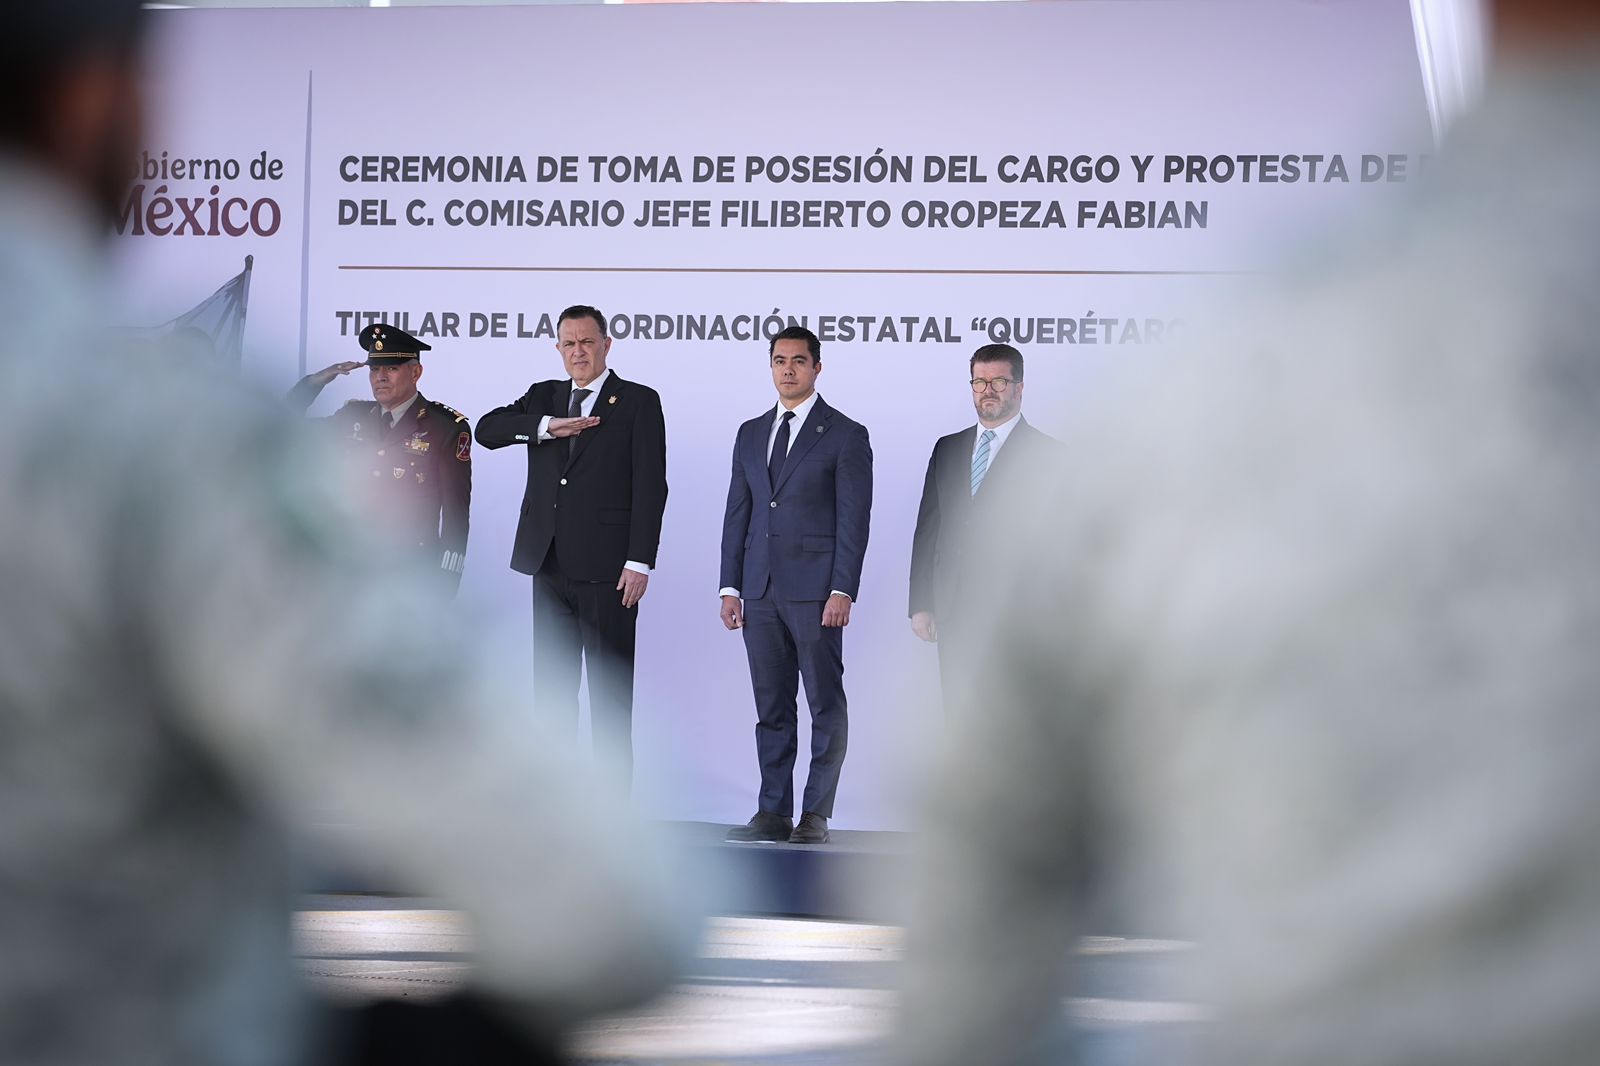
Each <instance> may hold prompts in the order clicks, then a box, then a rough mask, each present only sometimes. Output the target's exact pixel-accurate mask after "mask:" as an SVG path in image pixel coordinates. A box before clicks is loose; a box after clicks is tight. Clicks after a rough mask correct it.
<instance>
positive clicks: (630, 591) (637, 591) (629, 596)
mask: <svg viewBox="0 0 1600 1066" xmlns="http://www.w3.org/2000/svg"><path fill="white" fill-rule="evenodd" d="M579 421H581V419H580V420H579ZM648 584H650V575H649V574H641V573H639V571H637V570H629V569H627V568H626V567H624V568H623V570H622V576H621V577H620V578H618V579H617V591H618V592H620V593H622V606H624V607H632V606H633V605H635V604H636V603H638V602H639V601H640V600H642V599H644V589H645V586H646V585H648Z"/></svg>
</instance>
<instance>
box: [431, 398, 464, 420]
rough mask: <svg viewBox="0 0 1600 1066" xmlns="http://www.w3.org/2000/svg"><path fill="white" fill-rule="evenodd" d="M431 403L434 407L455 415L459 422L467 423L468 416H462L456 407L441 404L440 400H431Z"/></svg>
mask: <svg viewBox="0 0 1600 1066" xmlns="http://www.w3.org/2000/svg"><path fill="white" fill-rule="evenodd" d="M429 402H431V403H432V404H433V406H435V407H442V408H444V409H445V410H446V411H449V412H450V413H451V414H453V415H455V416H456V421H457V422H465V421H466V420H467V416H466V415H464V414H462V413H461V412H460V411H457V410H456V409H455V408H454V407H451V406H450V405H449V404H447V403H440V402H439V401H438V400H431V401H429Z"/></svg>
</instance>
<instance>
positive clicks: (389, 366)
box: [289, 322, 472, 595]
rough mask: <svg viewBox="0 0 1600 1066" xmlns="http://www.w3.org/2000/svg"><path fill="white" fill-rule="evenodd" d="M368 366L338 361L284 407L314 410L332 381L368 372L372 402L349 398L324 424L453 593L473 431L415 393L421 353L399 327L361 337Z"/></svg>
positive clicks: (377, 328) (302, 384)
mask: <svg viewBox="0 0 1600 1066" xmlns="http://www.w3.org/2000/svg"><path fill="white" fill-rule="evenodd" d="M359 340H360V343H361V347H362V349H363V350H364V351H366V352H367V359H366V361H365V362H360V363H357V362H342V363H335V364H333V365H332V366H329V367H324V368H323V369H321V370H319V371H317V372H316V373H314V374H308V375H306V376H305V377H304V378H301V379H300V381H299V383H297V384H296V385H295V387H294V388H293V389H292V390H290V393H289V402H290V403H291V404H293V405H295V406H296V407H297V408H299V409H300V410H302V411H303V410H305V409H306V408H307V407H309V406H311V402H312V401H313V400H315V399H316V398H317V395H318V394H319V393H321V392H322V390H323V388H324V387H325V386H326V385H327V384H328V383H329V382H330V381H332V380H333V379H334V378H336V377H340V376H342V375H344V374H348V373H350V372H351V371H352V370H355V369H357V368H358V367H362V366H365V367H366V368H367V379H368V380H369V381H370V382H371V384H372V400H371V401H368V400H351V401H350V402H349V403H346V404H345V405H344V406H343V407H341V408H339V410H337V411H335V412H334V413H333V414H332V415H330V416H329V417H328V418H326V419H324V420H323V421H324V422H325V423H327V425H328V426H329V427H330V428H331V429H332V430H333V432H334V434H335V435H336V437H338V438H339V439H341V440H343V441H345V442H346V443H347V444H348V446H349V447H350V448H351V449H352V450H353V451H354V452H355V454H356V455H357V456H358V457H359V458H360V460H361V462H360V469H361V470H362V471H367V470H370V478H369V477H367V476H366V474H365V473H363V474H362V477H363V480H364V481H366V482H367V486H366V487H367V488H370V489H371V490H372V496H371V499H372V501H373V505H374V506H376V507H377V508H378V510H379V511H380V512H381V513H382V515H383V516H384V519H385V522H386V523H387V524H388V525H389V526H390V527H391V528H393V529H395V530H396V531H397V532H398V533H399V534H400V535H401V536H402V537H403V538H405V540H406V541H412V540H414V541H415V542H416V545H417V554H418V557H419V559H420V561H421V562H422V564H423V565H424V566H427V567H430V568H437V569H438V571H439V572H440V574H441V576H442V579H443V580H444V582H445V584H446V586H447V587H448V589H449V591H450V594H451V595H454V594H455V590H456V588H457V586H459V585H460V583H461V571H462V567H463V565H464V564H465V561H466V553H467V509H468V504H469V502H470V501H471V498H472V426H471V425H469V424H468V422H467V419H466V416H465V415H463V414H461V413H460V412H459V411H456V410H453V409H451V408H449V407H446V406H445V405H444V404H442V403H438V402H435V401H433V400H430V399H428V398H427V397H425V396H423V395H422V394H421V393H420V392H418V391H417V380H418V379H419V378H421V377H422V353H423V352H426V351H430V350H431V349H432V346H431V345H428V344H424V343H423V342H421V341H419V340H417V338H415V337H413V336H411V334H409V333H407V332H406V331H405V330H403V329H399V328H398V327H395V326H390V325H387V324H385V323H381V322H380V323H377V324H375V325H371V326H368V327H367V328H366V329H364V330H362V331H361V336H360V338H359Z"/></svg>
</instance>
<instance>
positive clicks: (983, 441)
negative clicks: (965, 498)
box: [972, 429, 994, 496]
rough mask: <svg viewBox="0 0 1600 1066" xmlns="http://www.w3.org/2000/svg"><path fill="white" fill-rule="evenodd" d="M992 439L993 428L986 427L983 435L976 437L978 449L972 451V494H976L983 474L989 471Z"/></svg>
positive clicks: (981, 482)
mask: <svg viewBox="0 0 1600 1066" xmlns="http://www.w3.org/2000/svg"><path fill="white" fill-rule="evenodd" d="M992 440H994V430H992V429H986V430H984V431H983V436H981V437H979V438H978V450H977V451H975V452H973V453H972V494H973V495H974V496H976V495H977V494H978V486H979V485H982V484H983V475H985V474H987V473H988V472H989V442H990V441H992Z"/></svg>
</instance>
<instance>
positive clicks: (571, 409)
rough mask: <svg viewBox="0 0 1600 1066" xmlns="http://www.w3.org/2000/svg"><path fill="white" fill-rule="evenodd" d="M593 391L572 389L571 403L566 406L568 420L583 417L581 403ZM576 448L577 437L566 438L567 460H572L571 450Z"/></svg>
mask: <svg viewBox="0 0 1600 1066" xmlns="http://www.w3.org/2000/svg"><path fill="white" fill-rule="evenodd" d="M593 391H594V390H593V389H573V390H572V402H571V403H569V404H567V417H568V418H582V417H583V401H585V400H587V399H588V398H589V393H591V392H593ZM577 447H578V437H577V435H576V434H574V435H572V436H570V437H568V438H567V458H569V459H570V458H572V453H573V450H574V449H576V448H577Z"/></svg>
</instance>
